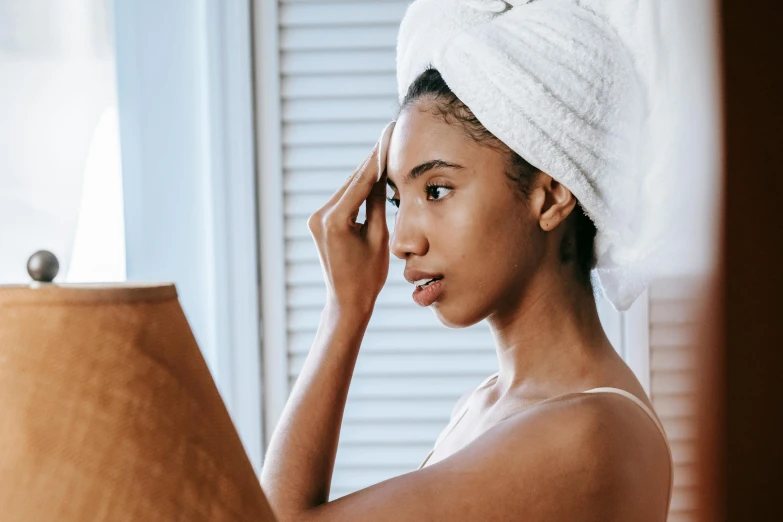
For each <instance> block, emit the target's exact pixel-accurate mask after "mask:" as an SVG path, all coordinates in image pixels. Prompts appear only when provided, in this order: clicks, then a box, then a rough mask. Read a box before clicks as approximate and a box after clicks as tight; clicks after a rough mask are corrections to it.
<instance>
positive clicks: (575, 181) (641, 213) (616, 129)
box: [397, 0, 667, 310]
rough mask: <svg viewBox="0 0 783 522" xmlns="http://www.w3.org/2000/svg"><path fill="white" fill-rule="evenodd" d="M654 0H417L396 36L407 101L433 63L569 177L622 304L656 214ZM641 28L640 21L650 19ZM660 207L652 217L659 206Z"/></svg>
mask: <svg viewBox="0 0 783 522" xmlns="http://www.w3.org/2000/svg"><path fill="white" fill-rule="evenodd" d="M651 6H652V0H533V1H529V0H514V1H508V2H504V1H502V0H416V1H414V2H413V3H411V4H410V5H409V7H408V10H407V12H406V14H405V16H404V18H403V20H402V23H401V24H400V30H399V35H398V40H397V82H398V94H399V101H400V102H402V100H403V98H404V97H405V95H406V93H407V89H408V86H409V85H410V84H411V83H412V82H413V80H414V79H415V78H416V77H417V76H418V75H419V74H420V73H422V72H423V71H424V70H425V69H426V68H427V67H428V66H431V67H434V68H436V69H437V70H438V71H439V72H440V73H441V75H442V76H443V79H444V80H445V81H446V84H447V85H448V86H449V87H450V88H451V90H452V91H453V92H454V93H455V95H456V96H457V97H458V98H459V99H460V100H461V101H462V102H464V103H465V104H466V105H467V106H468V107H469V108H470V109H471V110H472V111H473V113H474V114H475V115H476V117H477V118H478V119H479V121H481V123H482V124H483V125H484V126H485V127H486V128H487V130H489V131H490V132H492V133H493V134H494V135H495V136H496V137H498V138H499V139H500V140H501V141H503V142H504V143H505V144H506V145H508V146H509V147H510V148H511V149H513V150H514V151H516V152H517V153H518V154H519V155H520V156H522V157H523V158H524V159H526V160H527V161H528V162H530V163H531V164H532V165H534V166H535V167H537V168H539V169H541V170H542V171H544V172H546V173H547V174H549V175H550V176H552V177H553V178H554V179H556V180H557V181H559V182H561V183H562V184H563V185H565V186H566V187H567V188H568V189H569V190H571V192H572V193H573V194H574V196H575V197H576V198H577V199H578V200H579V202H580V203H581V204H582V207H583V208H584V210H585V212H586V213H587V214H588V215H589V216H590V218H591V219H592V220H593V222H594V223H595V225H596V228H597V230H598V233H597V235H596V242H595V249H596V257H597V265H596V273H597V276H598V279H599V281H600V284H601V287H602V288H603V291H604V294H605V295H606V297H607V298H608V299H609V300H610V301H611V302H612V304H613V305H614V306H615V308H616V309H618V310H626V309H627V308H628V307H630V305H631V304H632V303H633V301H634V300H635V299H636V297H637V296H638V295H639V294H641V292H642V291H643V290H644V288H645V286H646V285H647V284H648V282H649V280H650V277H651V273H652V268H653V267H654V264H655V262H656V260H655V254H656V252H658V251H659V249H660V246H661V240H662V236H663V234H664V233H665V232H664V231H665V230H666V227H667V222H665V221H664V220H663V216H661V217H660V219H656V216H655V215H654V210H655V209H656V208H659V206H660V203H661V198H662V196H660V192H658V193H656V194H657V196H655V197H650V193H651V191H654V189H655V187H654V176H652V174H651V173H653V172H654V170H655V169H654V158H651V157H650V153H649V151H648V150H647V149H646V148H645V143H646V138H647V137H649V133H650V128H651V125H652V123H651V122H652V120H651V118H650V114H651V110H652V108H653V107H654V106H655V100H654V99H653V98H652V97H651V92H652V91H651V90H650V86H651V82H652V81H653V78H654V76H655V71H656V63H657V62H656V56H655V54H654V53H652V52H648V51H649V48H648V45H649V44H648V43H647V42H646V41H645V40H644V39H645V38H649V37H651V35H653V34H654V31H655V27H654V20H653V19H652V15H653V14H654V13H652V11H653V10H654V9H653V8H652V7H651ZM642 26H644V27H642ZM651 214H652V215H651Z"/></svg>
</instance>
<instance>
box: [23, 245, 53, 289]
mask: <svg viewBox="0 0 783 522" xmlns="http://www.w3.org/2000/svg"><path fill="white" fill-rule="evenodd" d="M59 271H60V262H59V261H57V256H55V255H54V254H52V253H51V252H49V251H48V250H39V251H38V252H36V253H35V254H33V255H32V256H30V259H29V260H28V261H27V273H28V274H30V277H32V278H33V279H34V280H35V281H38V282H39V283H51V282H52V281H54V278H55V277H57V272H59Z"/></svg>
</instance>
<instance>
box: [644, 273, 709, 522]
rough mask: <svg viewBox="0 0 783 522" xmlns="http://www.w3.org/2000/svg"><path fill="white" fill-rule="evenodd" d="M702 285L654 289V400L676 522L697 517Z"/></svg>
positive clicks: (677, 283) (677, 281) (670, 282)
mask: <svg viewBox="0 0 783 522" xmlns="http://www.w3.org/2000/svg"><path fill="white" fill-rule="evenodd" d="M697 295H698V294H697V282H696V281H695V280H694V279H689V278H671V279H665V280H660V281H656V282H655V283H654V284H653V285H652V286H651V288H650V382H651V388H650V391H651V397H650V398H651V399H652V402H653V406H654V407H655V411H656V413H657V414H658V416H659V417H660V419H661V422H662V423H663V426H664V429H665V430H666V433H667V436H668V437H669V441H670V444H671V448H672V456H673V458H674V492H673V494H672V502H671V509H670V515H669V521H670V522H689V521H695V520H696V519H697V517H696V512H695V510H696V486H697V485H696V483H695V478H696V470H695V457H696V417H695V416H696V396H695V384H696V381H695V379H696V374H695V359H694V351H693V344H694V343H693V339H694V335H695V334H696V332H695V326H696V324H695V320H696V317H695V315H694V308H693V307H694V304H695V298H696V296H697Z"/></svg>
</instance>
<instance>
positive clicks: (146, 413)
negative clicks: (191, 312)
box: [0, 252, 274, 522]
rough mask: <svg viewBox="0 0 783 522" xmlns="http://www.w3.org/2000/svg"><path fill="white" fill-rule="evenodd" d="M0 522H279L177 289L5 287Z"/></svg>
mask: <svg viewBox="0 0 783 522" xmlns="http://www.w3.org/2000/svg"><path fill="white" fill-rule="evenodd" d="M55 263H56V258H54V256H53V255H51V254H49V253H47V252H38V253H36V254H34V257H33V258H31V260H30V263H28V271H30V273H31V275H33V276H34V277H36V278H38V279H40V280H42V281H46V280H48V281H51V280H53V279H54V277H55V275H56V273H57V267H56V266H55ZM0 519H2V520H3V521H6V522H22V521H24V522H35V521H41V522H54V521H57V522H91V521H111V522H126V521H144V522H148V521H149V522H153V521H155V522H157V521H188V522H202V521H203V522H206V521H210V522H218V521H231V522H237V521H254V522H256V521H257V522H266V521H272V520H273V519H274V517H273V515H272V510H271V509H270V507H269V504H268V503H267V501H266V497H265V496H264V494H263V492H262V490H261V486H260V484H259V481H258V478H257V477H256V475H255V473H254V472H253V468H252V466H251V464H250V461H249V459H248V457H247V455H246V453H245V451H244V449H243V447H242V443H241V441H240V439H239V436H238V434H237V431H236V429H235V427H234V425H233V423H232V421H231V419H230V417H229V414H228V411H227V410H226V408H225V406H224V404H223V401H222V399H221V398H220V395H219V393H218V390H217V388H216V386H215V384H214V381H213V380H212V377H211V375H210V373H209V370H208V368H207V365H206V363H205V361H204V358H203V356H202V355H201V351H200V350H199V348H198V345H197V344H196V340H195V338H194V337H193V334H192V332H191V330H190V327H189V325H188V322H187V319H186V318H185V315H184V313H183V311H182V308H181V307H180V304H179V301H178V299H177V291H176V288H175V286H174V285H173V284H111V285H100V284H87V285H59V284H51V283H45V282H35V283H33V284H31V285H30V286H24V285H23V286H0Z"/></svg>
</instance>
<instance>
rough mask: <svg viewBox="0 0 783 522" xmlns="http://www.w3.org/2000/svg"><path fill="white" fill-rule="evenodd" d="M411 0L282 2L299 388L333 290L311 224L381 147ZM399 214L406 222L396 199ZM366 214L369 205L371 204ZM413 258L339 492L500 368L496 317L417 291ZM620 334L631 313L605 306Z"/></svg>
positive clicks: (366, 376)
mask: <svg viewBox="0 0 783 522" xmlns="http://www.w3.org/2000/svg"><path fill="white" fill-rule="evenodd" d="M407 5H408V2H404V1H390V2H381V1H355V2H350V3H331V2H324V1H313V0H310V1H295V0H286V1H283V2H282V3H281V4H280V10H279V16H280V20H279V31H280V46H281V49H280V51H281V52H280V74H281V78H280V81H281V84H280V85H281V97H282V133H283V136H282V146H283V155H282V158H283V176H284V212H285V244H286V249H285V258H286V259H285V260H286V291H287V310H286V316H287V332H286V336H287V348H288V353H287V355H288V375H289V390H290V389H291V387H292V386H293V383H294V381H295V379H296V377H297V375H298V373H299V371H300V369H301V367H302V364H303V362H304V360H305V357H306V356H307V353H308V351H309V349H310V346H311V344H312V342H313V339H314V337H315V332H316V327H317V324H318V319H319V316H320V313H321V310H322V309H323V306H324V301H325V295H326V293H325V286H324V283H323V275H322V272H321V268H320V265H319V262H318V257H317V251H316V249H315V247H314V245H313V242H312V239H311V237H310V234H309V231H308V229H307V225H306V223H307V219H308V217H309V216H310V214H311V213H312V212H313V211H315V210H316V209H317V208H319V207H320V206H322V205H323V204H324V203H325V201H326V200H327V199H328V198H329V197H330V195H331V194H332V193H334V191H335V190H336V189H337V187H338V186H339V185H340V184H341V183H342V181H343V180H344V179H345V178H346V177H347V176H348V175H349V174H350V173H351V172H352V171H353V170H354V169H355V168H356V167H357V166H358V165H359V164H360V163H361V162H362V160H363V159H364V158H365V157H366V155H367V154H369V152H370V150H371V149H372V146H373V144H374V143H375V140H377V138H378V136H379V134H380V132H381V130H382V129H383V127H384V126H385V125H386V123H387V122H388V121H389V120H390V119H391V118H392V117H393V116H394V111H395V108H396V100H397V91H396V80H395V52H396V51H395V47H396V37H397V31H398V27H399V23H400V21H401V19H402V16H403V15H404V13H405V9H406V8H407ZM388 211H389V214H388V217H387V221H388V224H389V227H393V226H394V207H392V206H391V205H388ZM358 220H359V221H364V209H362V212H361V213H360V215H359V218H358ZM404 266H405V265H404V262H403V261H401V260H399V259H397V258H396V257H394V256H391V263H390V269H389V270H390V273H389V279H388V281H387V284H386V287H385V288H384V289H383V291H382V292H381V294H380V296H379V297H378V301H377V306H376V309H375V313H374V315H373V318H372V320H371V321H370V323H369V326H368V328H367V333H366V335H365V337H364V341H363V343H362V349H361V352H360V355H359V358H358V361H357V365H356V373H355V376H354V379H353V382H352V384H351V388H350V392H349V396H348V402H347V406H346V411H345V416H344V422H343V428H342V432H341V436H340V443H339V448H338V454H337V461H336V465H335V473H334V477H333V480H332V490H331V498H332V499H334V498H337V497H340V496H343V495H346V494H348V493H350V492H353V491H355V490H358V489H361V488H364V487H367V486H369V485H371V484H375V483H377V482H380V481H382V480H385V479H387V478H390V477H392V476H396V475H400V474H403V473H407V472H409V471H412V470H413V469H415V468H416V467H417V466H418V464H419V463H420V462H421V460H422V459H423V458H424V457H425V456H426V454H427V452H428V451H429V450H430V449H431V448H432V445H433V443H434V441H435V439H436V437H437V435H438V433H439V432H440V431H441V430H442V429H443V427H444V426H445V425H446V423H447V422H448V420H449V414H450V412H451V409H452V407H453V405H454V403H455V401H456V400H457V399H458V398H459V397H460V395H462V394H463V393H464V392H465V391H467V390H469V389H471V388H473V387H475V386H476V385H477V384H478V383H479V382H480V381H481V380H483V379H484V378H486V377H487V376H488V375H490V374H491V373H493V372H495V371H497V360H496V356H495V352H494V347H493V340H492V337H491V335H490V332H489V328H488V326H487V324H486V322H481V323H479V324H477V325H475V326H473V327H471V328H467V329H459V330H454V329H448V328H445V327H444V326H442V325H441V324H439V323H438V322H437V320H436V319H435V318H434V316H433V314H432V311H431V310H429V309H423V308H420V307H418V306H417V305H416V304H415V303H414V302H413V301H412V299H411V296H410V294H411V292H412V290H413V288H412V286H411V285H410V284H408V283H407V282H406V281H405V280H404V279H403V278H402V272H403V269H404ZM601 310H602V319H604V320H605V321H606V322H605V325H607V326H606V327H607V330H608V332H609V335H610V338H611V339H612V340H613V341H614V342H615V343H616V344H615V346H619V343H620V328H621V327H620V322H619V319H618V317H619V316H616V315H613V313H612V312H609V311H608V310H609V308H608V305H604V306H602V307H601Z"/></svg>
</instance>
